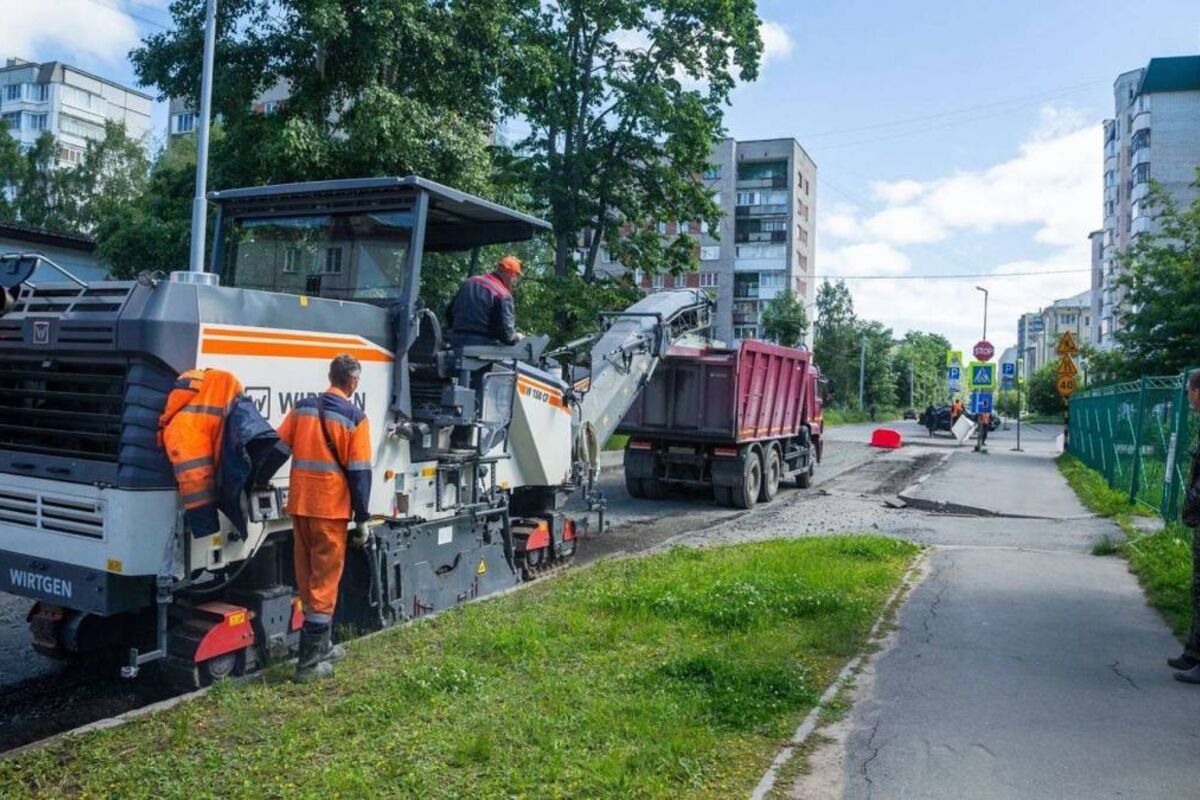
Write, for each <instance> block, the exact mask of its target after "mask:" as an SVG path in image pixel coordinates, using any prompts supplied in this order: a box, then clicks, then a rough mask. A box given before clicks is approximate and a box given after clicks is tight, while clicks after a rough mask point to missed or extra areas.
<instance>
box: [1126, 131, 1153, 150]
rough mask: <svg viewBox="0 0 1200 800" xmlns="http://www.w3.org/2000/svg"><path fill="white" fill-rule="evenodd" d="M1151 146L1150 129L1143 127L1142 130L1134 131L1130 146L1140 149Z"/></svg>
mask: <svg viewBox="0 0 1200 800" xmlns="http://www.w3.org/2000/svg"><path fill="white" fill-rule="evenodd" d="M1149 146H1150V129H1149V128H1142V129H1141V130H1140V131H1134V132H1133V138H1132V139H1131V144H1130V147H1132V148H1133V149H1134V150H1140V149H1141V148H1143V147H1149Z"/></svg>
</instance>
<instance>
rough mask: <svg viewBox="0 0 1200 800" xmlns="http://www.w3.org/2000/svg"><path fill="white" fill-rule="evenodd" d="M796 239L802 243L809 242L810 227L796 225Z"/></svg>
mask: <svg viewBox="0 0 1200 800" xmlns="http://www.w3.org/2000/svg"><path fill="white" fill-rule="evenodd" d="M796 239H797V240H798V241H799V242H800V243H801V244H808V229H807V228H805V227H804V226H803V225H797V226H796Z"/></svg>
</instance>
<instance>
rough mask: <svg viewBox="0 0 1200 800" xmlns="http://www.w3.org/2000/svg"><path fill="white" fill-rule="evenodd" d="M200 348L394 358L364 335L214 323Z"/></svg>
mask: <svg viewBox="0 0 1200 800" xmlns="http://www.w3.org/2000/svg"><path fill="white" fill-rule="evenodd" d="M200 352H201V353H204V354H206V355H227V356H254V357H259V358H312V359H331V358H333V357H335V356H338V355H341V354H342V353H348V354H350V355H352V356H354V357H355V358H357V359H358V360H359V361H375V362H392V361H394V360H395V358H394V357H393V356H392V354H391V353H389V352H388V351H387V350H384V349H383V348H382V347H379V346H378V345H375V344H373V343H372V342H369V341H367V340H366V339H364V338H362V337H361V336H347V335H333V334H324V333H316V332H312V331H281V330H275V329H271V328H232V327H227V326H213V325H206V326H204V328H203V331H202V338H201V342H200Z"/></svg>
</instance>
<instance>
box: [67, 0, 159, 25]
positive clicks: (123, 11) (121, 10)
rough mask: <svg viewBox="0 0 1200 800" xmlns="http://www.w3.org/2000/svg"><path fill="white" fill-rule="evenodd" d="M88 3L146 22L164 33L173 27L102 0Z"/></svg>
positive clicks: (93, 0)
mask: <svg viewBox="0 0 1200 800" xmlns="http://www.w3.org/2000/svg"><path fill="white" fill-rule="evenodd" d="M87 2H89V3H91V4H92V5H95V6H99V7H100V8H104V9H108V10H109V11H111V12H113V13H114V14H120V15H121V16H123V17H129V18H130V19H136V20H137V21H138V22H144V23H145V24H147V25H153V26H154V27H156V28H158V29H159V30H164V31H169V30H171V26H169V25H164V24H162V23H161V22H158V21H156V20H152V19H150V18H149V17H143V16H142V15H140V14H135V13H133V12H132V11H129V10H127V9H124V8H120V7H118V6H112V5H109V4H108V3H104V2H101V0H87Z"/></svg>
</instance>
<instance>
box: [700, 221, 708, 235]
mask: <svg viewBox="0 0 1200 800" xmlns="http://www.w3.org/2000/svg"><path fill="white" fill-rule="evenodd" d="M700 233H701V234H707V233H708V220H703V219H702V220H700Z"/></svg>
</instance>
